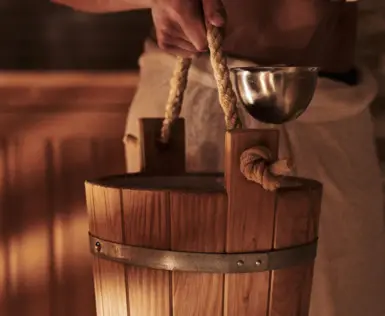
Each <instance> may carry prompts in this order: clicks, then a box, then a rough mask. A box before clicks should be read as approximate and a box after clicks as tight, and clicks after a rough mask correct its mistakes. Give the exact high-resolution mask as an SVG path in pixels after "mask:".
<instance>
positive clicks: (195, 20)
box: [152, 0, 225, 57]
mask: <svg viewBox="0 0 385 316" xmlns="http://www.w3.org/2000/svg"><path fill="white" fill-rule="evenodd" d="M152 16H153V20H154V25H155V29H156V36H157V40H158V45H159V47H160V48H161V49H163V50H165V51H167V52H169V53H172V54H174V55H178V56H182V57H192V56H193V55H195V54H197V53H199V52H203V51H206V50H207V39H206V27H205V23H211V24H212V25H214V26H217V27H221V26H223V24H224V22H225V14H224V9H223V5H222V1H221V0H153V6H152Z"/></svg>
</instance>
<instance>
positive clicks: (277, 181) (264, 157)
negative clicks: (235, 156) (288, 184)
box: [240, 146, 292, 191]
mask: <svg viewBox="0 0 385 316" xmlns="http://www.w3.org/2000/svg"><path fill="white" fill-rule="evenodd" d="M240 165H241V168H240V169H241V172H242V173H243V175H244V176H245V177H246V179H247V180H249V181H254V182H256V183H258V184H260V185H261V186H262V187H263V188H264V189H265V190H268V191H274V190H276V189H278V188H279V187H280V186H281V179H282V176H284V175H287V174H289V173H290V172H291V168H292V166H291V162H290V161H289V160H287V159H282V160H278V161H273V160H272V157H271V153H270V151H269V149H267V148H266V147H263V146H258V147H252V148H250V149H246V150H245V151H244V152H243V153H242V155H241V157H240Z"/></svg>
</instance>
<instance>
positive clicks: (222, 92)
mask: <svg viewBox="0 0 385 316" xmlns="http://www.w3.org/2000/svg"><path fill="white" fill-rule="evenodd" d="M207 41H208V45H209V50H210V61H211V66H212V68H213V74H214V77H215V81H216V84H217V87H218V96H219V104H220V105H221V108H222V110H223V113H224V116H225V123H226V130H227V131H231V130H233V129H236V128H242V122H241V120H240V117H239V113H238V108H237V97H236V95H235V93H234V90H233V88H232V84H231V80H230V72H229V69H228V67H227V60H226V57H225V55H224V53H223V51H222V41H223V34H222V31H221V30H220V29H219V28H217V27H215V26H212V25H207ZM191 62H192V60H191V59H189V58H181V57H178V58H177V62H176V66H175V69H174V73H173V76H172V78H171V81H170V93H169V96H168V100H167V104H166V111H165V118H164V120H163V125H162V129H161V137H160V141H161V142H163V143H167V142H168V141H169V139H170V132H171V128H172V124H173V123H174V122H175V120H177V119H178V118H179V116H180V113H181V110H182V103H183V95H184V91H185V89H186V87H187V81H188V80H187V79H188V72H189V69H190V66H191ZM240 165H241V167H240V169H241V172H242V173H243V174H244V176H245V177H246V179H248V180H250V181H254V182H256V183H258V184H260V185H261V186H262V187H263V188H264V189H266V190H275V189H277V188H279V186H280V183H281V182H280V179H281V176H282V175H284V174H287V173H288V172H289V171H290V168H289V164H288V161H287V160H281V161H277V162H272V161H271V155H270V153H269V150H268V149H267V148H264V147H253V148H250V149H248V150H246V151H245V152H244V153H243V154H242V155H241V158H240Z"/></svg>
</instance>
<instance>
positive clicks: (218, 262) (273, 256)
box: [89, 234, 317, 273]
mask: <svg viewBox="0 0 385 316" xmlns="http://www.w3.org/2000/svg"><path fill="white" fill-rule="evenodd" d="M89 237H90V249H91V252H92V253H93V254H94V255H95V256H97V257H100V258H103V259H106V260H110V261H116V262H120V263H123V264H127V265H132V266H138V267H145V268H151V269H158V270H168V271H185V272H202V273H250V272H263V271H271V270H279V269H284V268H289V267H292V266H296V265H299V264H301V263H304V262H309V261H312V260H314V259H315V257H316V253H317V240H314V241H313V242H311V243H307V244H303V245H299V246H295V247H291V248H284V249H279V250H272V251H267V252H256V253H236V254H234V253H233V254H222V253H196V252H179V251H169V250H159V249H150V248H142V247H135V246H129V245H123V244H119V243H114V242H110V241H106V240H103V239H101V238H98V237H95V236H93V235H91V234H90V235H89Z"/></svg>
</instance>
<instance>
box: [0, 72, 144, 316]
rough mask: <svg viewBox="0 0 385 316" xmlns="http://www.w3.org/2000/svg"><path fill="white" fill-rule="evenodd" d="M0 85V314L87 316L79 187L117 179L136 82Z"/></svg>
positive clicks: (64, 80) (29, 79)
mask: <svg viewBox="0 0 385 316" xmlns="http://www.w3.org/2000/svg"><path fill="white" fill-rule="evenodd" d="M0 82H1V84H0V315H1V316H16V315H28V316H67V315H76V316H77V315H79V316H80V315H82V316H94V315H95V303H94V293H93V281H92V269H91V255H90V254H89V251H88V244H87V241H88V236H87V232H88V221H87V214H86V208H85V195H84V187H83V183H84V180H85V179H88V178H93V177H95V176H99V175H106V174H111V173H122V172H124V151H123V143H122V135H123V131H124V123H125V118H126V113H127V109H128V106H129V103H130V100H131V98H132V95H133V93H134V91H135V87H136V82H137V75H136V74H130V73H127V74H122V75H118V74H112V73H110V74H60V75H57V74H55V73H51V74H1V75H0Z"/></svg>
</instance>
